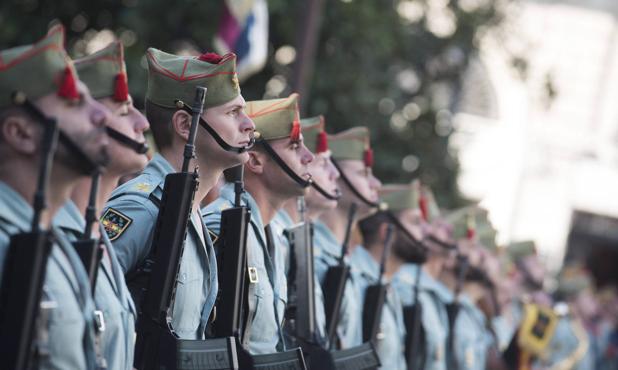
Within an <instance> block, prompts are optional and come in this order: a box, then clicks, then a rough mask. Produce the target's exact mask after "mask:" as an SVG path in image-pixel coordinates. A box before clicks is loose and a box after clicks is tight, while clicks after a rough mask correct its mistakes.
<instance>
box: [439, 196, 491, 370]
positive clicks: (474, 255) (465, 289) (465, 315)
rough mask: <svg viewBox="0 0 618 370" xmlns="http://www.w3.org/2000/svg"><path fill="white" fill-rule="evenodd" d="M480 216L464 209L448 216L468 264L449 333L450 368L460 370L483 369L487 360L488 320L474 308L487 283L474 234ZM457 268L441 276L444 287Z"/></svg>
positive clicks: (452, 283)
mask: <svg viewBox="0 0 618 370" xmlns="http://www.w3.org/2000/svg"><path fill="white" fill-rule="evenodd" d="M482 217H486V212H485V211H483V210H481V209H479V208H476V207H469V208H465V209H463V210H460V211H458V212H455V213H453V214H451V215H449V217H448V219H449V221H450V222H452V224H453V228H454V231H453V238H454V239H455V240H457V241H458V245H459V246H460V250H461V252H462V253H463V254H464V255H465V256H466V258H467V264H468V266H467V269H466V272H465V274H464V277H463V284H462V285H461V287H462V288H461V292H460V293H459V294H458V295H457V300H458V303H459V307H460V309H459V313H458V315H457V317H456V319H455V321H454V327H453V332H452V334H451V335H452V336H453V339H452V340H453V350H454V353H453V358H452V361H454V362H455V363H454V365H453V366H456V368H457V369H459V370H463V369H470V370H472V369H485V364H486V359H487V349H488V345H489V341H488V335H487V331H486V325H487V321H486V318H485V315H484V314H483V312H482V311H481V310H480V309H479V308H478V306H477V304H478V302H479V300H480V299H481V298H482V297H483V296H484V295H485V287H486V286H485V284H486V281H487V278H486V275H485V273H484V271H483V269H482V267H483V261H482V252H481V250H480V248H481V247H480V245H479V242H478V236H477V234H476V225H477V224H478V223H479V221H478V219H477V218H482ZM475 220H476V221H475ZM458 268H460V267H458ZM458 268H455V269H454V270H451V271H450V274H448V273H447V274H443V275H442V276H443V278H444V280H445V282H446V284H447V285H451V286H453V285H455V283H454V282H453V280H454V279H455V276H457V272H458ZM447 276H449V277H450V279H449V278H448V277H447Z"/></svg>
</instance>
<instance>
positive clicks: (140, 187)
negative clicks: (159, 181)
mask: <svg viewBox="0 0 618 370" xmlns="http://www.w3.org/2000/svg"><path fill="white" fill-rule="evenodd" d="M150 189H151V186H150V184H147V183H145V182H140V183H139V184H136V185H135V190H138V191H143V192H148V191H150Z"/></svg>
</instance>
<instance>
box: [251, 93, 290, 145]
mask: <svg viewBox="0 0 618 370" xmlns="http://www.w3.org/2000/svg"><path fill="white" fill-rule="evenodd" d="M245 112H247V115H248V116H249V118H251V119H252V120H253V122H254V123H255V138H256V139H262V140H276V139H283V138H286V137H289V138H291V139H292V140H298V139H299V137H300V119H299V113H298V94H296V93H293V94H291V95H290V96H288V97H287V98H283V99H269V100H255V101H250V102H247V107H246V108H245Z"/></svg>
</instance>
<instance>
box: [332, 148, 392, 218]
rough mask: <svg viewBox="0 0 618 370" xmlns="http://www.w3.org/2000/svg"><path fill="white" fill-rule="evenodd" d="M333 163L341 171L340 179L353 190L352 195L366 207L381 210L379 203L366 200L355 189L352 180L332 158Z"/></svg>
mask: <svg viewBox="0 0 618 370" xmlns="http://www.w3.org/2000/svg"><path fill="white" fill-rule="evenodd" d="M330 160H331V162H333V165H335V167H336V168H337V171H339V176H340V178H341V179H342V180H343V182H344V183H345V184H346V186H347V187H348V188H349V189H350V190H352V193H354V195H356V197H357V198H358V199H360V200H361V201H362V202H363V203H365V204H366V205H368V206H369V207H371V208H380V204H379V203H377V202H372V201H370V200H369V199H367V198H365V197H364V196H363V195H362V194H361V193H360V192H359V191H358V190H357V189H356V188H355V187H354V185H352V182H351V181H350V179H348V177H347V176H346V175H345V173H343V171H342V170H341V167H340V166H339V163H337V161H336V160H335V159H334V158H332V157H331V159H330Z"/></svg>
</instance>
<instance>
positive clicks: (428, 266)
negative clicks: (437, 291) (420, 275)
mask: <svg viewBox="0 0 618 370" xmlns="http://www.w3.org/2000/svg"><path fill="white" fill-rule="evenodd" d="M443 265H444V263H443V261H442V259H438V258H431V257H430V258H429V259H428V260H427V262H425V263H424V264H423V270H424V271H425V272H426V273H428V274H429V275H430V276H431V277H432V278H434V279H437V278H438V277H439V276H440V273H442V267H443Z"/></svg>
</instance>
